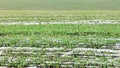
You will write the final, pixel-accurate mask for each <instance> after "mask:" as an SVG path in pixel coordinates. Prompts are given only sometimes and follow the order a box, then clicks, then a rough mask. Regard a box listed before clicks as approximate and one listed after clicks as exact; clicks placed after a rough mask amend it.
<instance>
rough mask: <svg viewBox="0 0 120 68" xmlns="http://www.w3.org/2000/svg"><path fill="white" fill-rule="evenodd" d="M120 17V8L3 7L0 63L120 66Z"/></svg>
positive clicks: (54, 67) (46, 67)
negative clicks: (43, 8) (27, 9)
mask: <svg viewBox="0 0 120 68" xmlns="http://www.w3.org/2000/svg"><path fill="white" fill-rule="evenodd" d="M119 20H120V11H51V12H49V11H0V66H1V67H8V68H9V67H15V68H23V67H32V68H85V67H86V68H113V67H120V21H119ZM76 22H77V23H76ZM91 22H92V24H91ZM11 23H12V25H11ZM17 23H19V24H17ZM24 23H27V24H24ZM31 23H32V24H31ZM34 23H37V24H34ZM52 23H53V24H52Z"/></svg>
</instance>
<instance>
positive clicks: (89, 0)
mask: <svg viewBox="0 0 120 68" xmlns="http://www.w3.org/2000/svg"><path fill="white" fill-rule="evenodd" d="M119 6H120V0H0V10H47V11H48V10H54V11H55V10H120V7H119Z"/></svg>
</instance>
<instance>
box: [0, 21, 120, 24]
mask: <svg viewBox="0 0 120 68" xmlns="http://www.w3.org/2000/svg"><path fill="white" fill-rule="evenodd" d="M17 24H22V25H38V24H120V20H81V21H75V22H1V23H0V25H17Z"/></svg>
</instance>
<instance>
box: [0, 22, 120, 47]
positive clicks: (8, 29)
mask: <svg viewBox="0 0 120 68" xmlns="http://www.w3.org/2000/svg"><path fill="white" fill-rule="evenodd" d="M0 29H1V31H0V37H1V40H0V46H7V47H8V46H22V47H23V46H26V47H28V46H31V47H61V46H63V47H75V45H77V44H79V43H85V44H86V43H87V44H88V45H87V44H86V45H81V46H79V47H92V48H101V46H104V45H106V46H107V45H109V44H115V43H116V42H120V41H119V40H109V39H108V40H104V39H106V38H119V37H120V32H119V31H120V25H119V24H115V25H111V24H110V25H100V24H98V25H97V24H96V25H88V24H80V25H72V24H71V25H70V24H69V25H65V24H64V25H55V24H54V25H29V26H28V25H0ZM90 38H95V39H90ZM101 38H103V39H101ZM44 45H45V46H44ZM93 45H94V46H93Z"/></svg>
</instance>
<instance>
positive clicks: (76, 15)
mask: <svg viewBox="0 0 120 68" xmlns="http://www.w3.org/2000/svg"><path fill="white" fill-rule="evenodd" d="M80 20H120V11H119V10H116V11H0V22H61V21H62V22H71V21H80Z"/></svg>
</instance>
